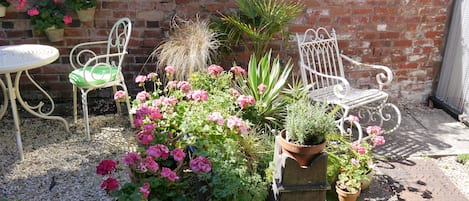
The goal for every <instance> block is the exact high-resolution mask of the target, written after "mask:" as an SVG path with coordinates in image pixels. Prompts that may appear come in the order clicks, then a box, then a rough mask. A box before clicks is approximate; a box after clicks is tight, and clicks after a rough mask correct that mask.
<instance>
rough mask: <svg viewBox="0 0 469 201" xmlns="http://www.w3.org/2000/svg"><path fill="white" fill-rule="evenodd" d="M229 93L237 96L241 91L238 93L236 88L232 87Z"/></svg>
mask: <svg viewBox="0 0 469 201" xmlns="http://www.w3.org/2000/svg"><path fill="white" fill-rule="evenodd" d="M230 94H231V95H232V96H236V97H238V96H240V95H241V93H239V91H238V90H236V89H233V88H231V89H230Z"/></svg>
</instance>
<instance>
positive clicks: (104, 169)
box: [96, 160, 119, 193]
mask: <svg viewBox="0 0 469 201" xmlns="http://www.w3.org/2000/svg"><path fill="white" fill-rule="evenodd" d="M118 163H119V161H117V162H114V161H113V160H103V161H101V162H100V163H99V164H98V166H96V174H99V175H103V176H106V175H110V174H111V173H113V172H114V171H116V165H117V164H118ZM100 187H101V188H102V189H104V190H106V192H107V193H109V192H111V191H113V190H115V189H117V188H119V181H117V179H116V178H113V177H108V178H107V179H105V180H104V181H103V182H102V183H101V186H100Z"/></svg>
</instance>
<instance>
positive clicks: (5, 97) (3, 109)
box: [0, 79, 8, 119]
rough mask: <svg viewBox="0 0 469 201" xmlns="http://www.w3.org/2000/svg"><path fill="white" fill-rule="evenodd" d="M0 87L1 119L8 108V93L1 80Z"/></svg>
mask: <svg viewBox="0 0 469 201" xmlns="http://www.w3.org/2000/svg"><path fill="white" fill-rule="evenodd" d="M0 87H1V88H2V94H3V104H2V105H1V107H0V119H2V117H3V115H5V113H6V111H7V108H8V92H7V88H6V86H5V83H4V82H3V81H2V79H0Z"/></svg>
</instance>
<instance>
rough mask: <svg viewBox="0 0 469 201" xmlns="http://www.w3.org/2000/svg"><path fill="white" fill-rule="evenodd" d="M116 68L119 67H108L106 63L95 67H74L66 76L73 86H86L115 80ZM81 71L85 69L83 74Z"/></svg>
mask: <svg viewBox="0 0 469 201" xmlns="http://www.w3.org/2000/svg"><path fill="white" fill-rule="evenodd" d="M118 70H119V69H118V68H117V67H112V66H111V67H110V66H106V65H100V66H95V67H93V66H88V67H87V68H78V69H75V70H74V71H72V72H71V73H70V74H69V75H68V78H69V80H70V82H71V83H72V84H74V85H75V86H77V87H81V88H86V87H92V86H98V85H102V84H105V83H107V82H112V81H115V80H116V76H117V73H118ZM83 71H85V74H83ZM83 75H84V76H85V77H86V79H85V77H83Z"/></svg>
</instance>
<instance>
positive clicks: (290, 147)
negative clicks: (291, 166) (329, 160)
mask: <svg viewBox="0 0 469 201" xmlns="http://www.w3.org/2000/svg"><path fill="white" fill-rule="evenodd" d="M285 136H286V130H282V131H281V132H280V140H279V144H280V146H281V147H282V153H284V154H285V155H287V156H289V157H290V158H293V159H295V160H296V162H298V164H299V165H300V166H301V167H307V166H309V164H310V163H311V160H312V159H313V158H314V157H315V156H316V155H317V154H319V153H321V152H322V151H323V150H324V148H325V147H326V141H324V142H323V143H321V144H318V145H299V144H294V143H290V142H288V141H287V140H286V139H285V138H286V137H285Z"/></svg>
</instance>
